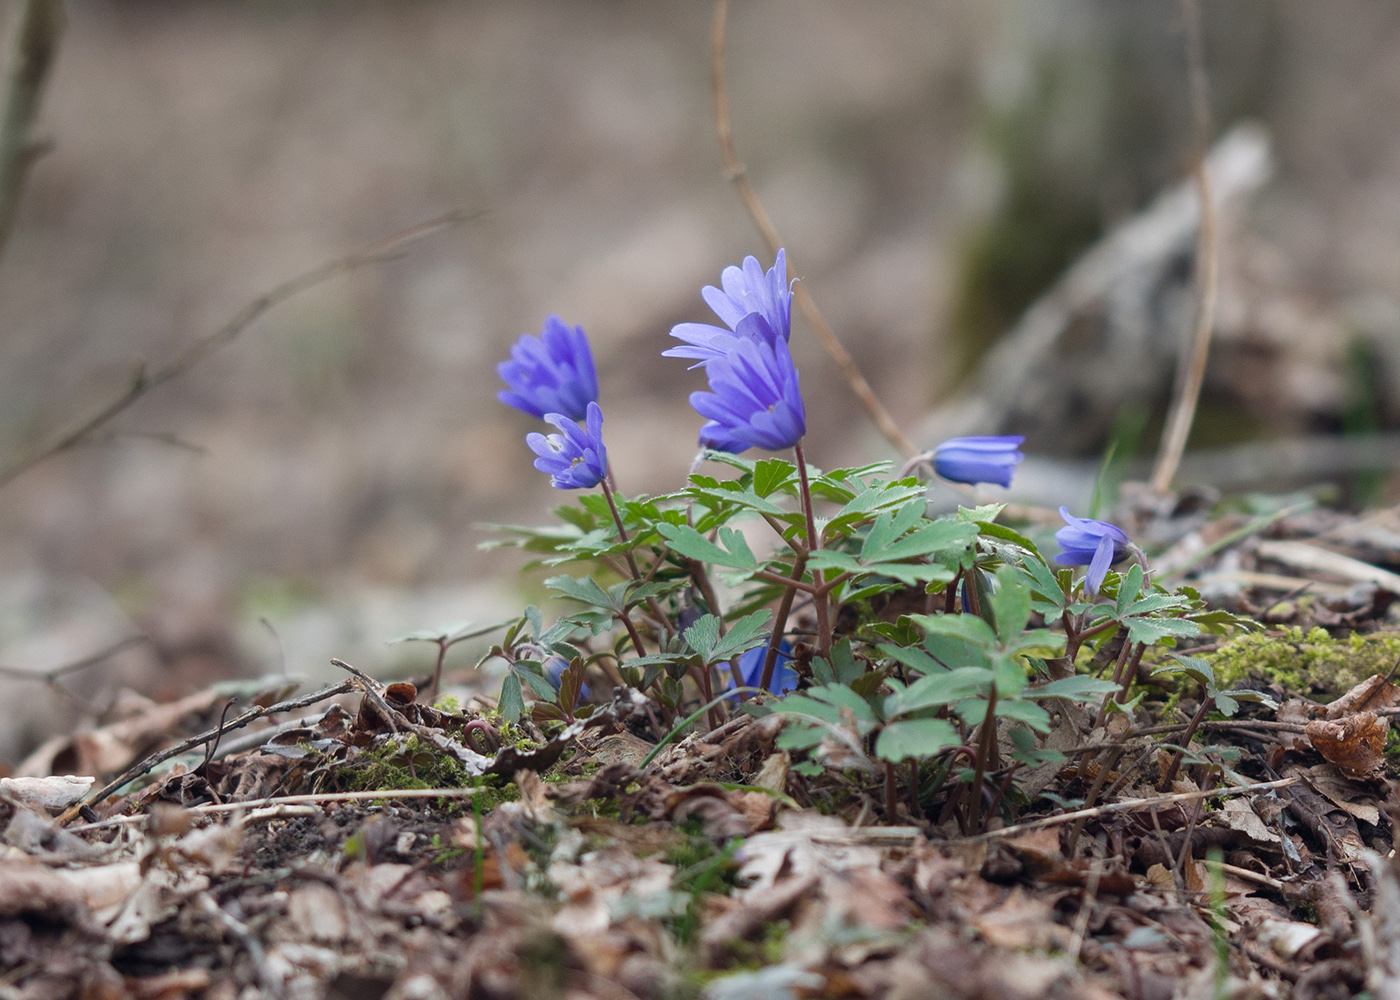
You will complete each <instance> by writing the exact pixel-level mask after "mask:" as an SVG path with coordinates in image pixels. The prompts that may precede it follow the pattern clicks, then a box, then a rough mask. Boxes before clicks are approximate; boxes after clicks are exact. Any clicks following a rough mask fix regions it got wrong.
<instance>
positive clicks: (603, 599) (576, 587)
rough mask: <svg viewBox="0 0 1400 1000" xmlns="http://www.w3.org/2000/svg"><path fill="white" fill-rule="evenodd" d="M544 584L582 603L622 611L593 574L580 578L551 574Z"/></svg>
mask: <svg viewBox="0 0 1400 1000" xmlns="http://www.w3.org/2000/svg"><path fill="white" fill-rule="evenodd" d="M544 585H545V586H546V587H548V588H549V589H550V590H557V591H558V592H559V593H561V594H563V595H564V596H565V597H569V598H572V599H573V600H575V601H578V602H579V603H580V604H587V605H590V606H592V607H595V608H602V609H604V610H605V611H612V612H620V611H621V609H620V608H617V607H615V606H614V602H613V599H612V596H611V595H610V594H609V593H608V592H607V591H606V590H604V589H603V588H602V587H600V586H598V584H597V583H596V582H594V580H593V578H592V577H591V576H585V577H580V578H578V579H575V578H574V577H572V576H562V575H561V576H551V577H549V578H548V579H546V580H545V581H544Z"/></svg>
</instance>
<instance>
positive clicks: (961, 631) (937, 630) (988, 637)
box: [909, 615, 997, 649]
mask: <svg viewBox="0 0 1400 1000" xmlns="http://www.w3.org/2000/svg"><path fill="white" fill-rule="evenodd" d="M909 618H910V620H911V621H913V622H914V623H915V624H917V625H919V626H920V627H921V628H922V629H923V630H924V631H925V632H926V633H928V634H930V635H934V634H937V635H948V636H952V637H953V638H955V639H962V640H964V641H966V642H970V643H972V644H974V645H977V646H981V647H982V648H984V649H991V648H993V647H994V646H996V643H997V637H996V633H995V632H993V631H992V628H991V626H990V625H988V624H987V623H986V622H984V621H983V620H982V619H981V618H978V617H977V616H976V615H910V616H909Z"/></svg>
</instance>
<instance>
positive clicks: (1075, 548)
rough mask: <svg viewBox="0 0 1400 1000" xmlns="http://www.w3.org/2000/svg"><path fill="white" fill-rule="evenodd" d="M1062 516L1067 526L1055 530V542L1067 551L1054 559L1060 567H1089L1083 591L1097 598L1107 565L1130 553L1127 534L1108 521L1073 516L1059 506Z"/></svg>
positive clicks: (1106, 571)
mask: <svg viewBox="0 0 1400 1000" xmlns="http://www.w3.org/2000/svg"><path fill="white" fill-rule="evenodd" d="M1060 516H1061V517H1062V518H1064V519H1065V525H1066V527H1063V528H1061V529H1060V530H1059V531H1057V532H1055V541H1056V542H1058V543H1059V545H1060V548H1061V549H1063V550H1064V551H1063V552H1060V553H1058V554H1056V556H1055V561H1056V562H1057V563H1059V564H1060V565H1061V566H1088V567H1089V571H1088V572H1087V573H1086V574H1085V575H1084V593H1086V594H1087V595H1088V596H1089V597H1090V598H1093V597H1096V596H1097V595H1098V592H1099V588H1100V587H1102V586H1103V580H1104V577H1105V576H1107V575H1108V568H1109V567H1110V566H1112V565H1113V564H1114V563H1116V562H1117V561H1118V560H1119V559H1122V558H1123V557H1124V556H1125V555H1127V554H1128V536H1127V534H1126V533H1125V532H1124V531H1123V529H1122V528H1119V527H1117V526H1116V525H1112V524H1109V523H1108V522H1107V521H1095V520H1094V519H1093V518H1089V517H1074V516H1073V515H1071V514H1070V512H1069V509H1068V508H1066V507H1061V508H1060Z"/></svg>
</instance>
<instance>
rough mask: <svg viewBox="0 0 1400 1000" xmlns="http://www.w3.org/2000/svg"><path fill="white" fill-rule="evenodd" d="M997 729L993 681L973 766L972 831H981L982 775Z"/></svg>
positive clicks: (970, 805) (970, 812) (970, 806)
mask: <svg viewBox="0 0 1400 1000" xmlns="http://www.w3.org/2000/svg"><path fill="white" fill-rule="evenodd" d="M996 731H997V686H996V682H995V681H993V682H992V685H991V688H990V690H989V691H988V692H987V715H986V717H985V718H984V719H983V720H982V731H981V732H980V733H978V734H977V761H976V763H975V764H974V765H973V767H972V787H971V789H970V790H969V794H970V795H971V801H970V802H969V803H968V814H967V828H968V831H969V832H970V833H980V832H981V823H982V776H983V775H984V774H985V773H986V770H987V759H988V758H989V757H990V756H991V753H992V744H993V743H994V742H995V739H996Z"/></svg>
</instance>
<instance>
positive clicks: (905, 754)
mask: <svg viewBox="0 0 1400 1000" xmlns="http://www.w3.org/2000/svg"><path fill="white" fill-rule="evenodd" d="M960 742H961V741H960V740H959V739H958V731H957V729H956V728H954V726H953V724H952V723H951V722H948V721H947V720H946V719H905V720H904V721H902V722H892V723H890V724H889V725H887V726H885V728H884V729H882V730H880V736H879V738H878V739H877V740H876V741H875V756H877V757H879V758H880V759H881V760H887V761H890V762H891V763H894V764H898V763H899V762H900V761H902V760H907V759H908V758H910V757H932V756H933V755H934V754H937V753H941V752H942V751H944V750H946V749H948V748H949V747H955V746H957V745H958V744H959V743H960Z"/></svg>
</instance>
